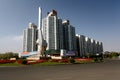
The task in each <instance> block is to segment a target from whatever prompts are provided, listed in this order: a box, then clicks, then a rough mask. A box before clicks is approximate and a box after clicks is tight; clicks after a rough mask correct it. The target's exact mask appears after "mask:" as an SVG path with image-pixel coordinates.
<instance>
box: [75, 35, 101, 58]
mask: <svg viewBox="0 0 120 80" xmlns="http://www.w3.org/2000/svg"><path fill="white" fill-rule="evenodd" d="M76 43H77V44H76V45H77V46H76V48H77V52H78V56H79V57H84V56H89V55H96V54H102V53H103V46H102V42H101V43H100V42H99V41H96V40H94V39H90V38H89V37H86V36H84V35H78V34H76Z"/></svg>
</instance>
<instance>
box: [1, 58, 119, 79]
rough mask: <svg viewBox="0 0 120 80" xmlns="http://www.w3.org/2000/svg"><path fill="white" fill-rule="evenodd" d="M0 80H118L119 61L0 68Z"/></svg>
mask: <svg viewBox="0 0 120 80" xmlns="http://www.w3.org/2000/svg"><path fill="white" fill-rule="evenodd" d="M0 80H120V60H106V61H105V62H102V63H89V64H70V65H54V66H25V67H0Z"/></svg>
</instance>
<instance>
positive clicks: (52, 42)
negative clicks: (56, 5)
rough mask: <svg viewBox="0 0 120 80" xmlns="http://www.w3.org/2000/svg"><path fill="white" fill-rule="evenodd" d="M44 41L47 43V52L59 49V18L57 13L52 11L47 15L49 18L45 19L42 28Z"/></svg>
mask: <svg viewBox="0 0 120 80" xmlns="http://www.w3.org/2000/svg"><path fill="white" fill-rule="evenodd" d="M42 32H43V37H44V40H46V42H47V48H46V49H47V50H50V49H53V50H58V49H59V37H58V36H59V33H58V18H57V12H56V11H55V10H52V11H51V12H50V13H48V14H47V17H46V18H44V19H43V27H42Z"/></svg>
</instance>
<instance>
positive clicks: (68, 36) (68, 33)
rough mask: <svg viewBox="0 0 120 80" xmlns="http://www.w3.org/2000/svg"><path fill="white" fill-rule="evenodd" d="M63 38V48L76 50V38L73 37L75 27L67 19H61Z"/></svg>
mask: <svg viewBox="0 0 120 80" xmlns="http://www.w3.org/2000/svg"><path fill="white" fill-rule="evenodd" d="M63 39H64V45H63V46H64V49H66V50H69V51H75V50H76V42H75V40H76V38H75V27H73V26H72V25H70V22H69V20H65V21H63Z"/></svg>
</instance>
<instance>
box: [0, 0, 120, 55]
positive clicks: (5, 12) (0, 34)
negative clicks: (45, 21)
mask: <svg viewBox="0 0 120 80" xmlns="http://www.w3.org/2000/svg"><path fill="white" fill-rule="evenodd" d="M39 6H41V7H42V8H43V17H45V16H46V14H47V12H49V11H51V10H52V9H55V10H57V12H58V17H59V18H62V19H69V20H70V23H71V25H73V26H74V27H75V29H76V33H77V34H82V35H85V36H88V37H90V38H93V39H95V40H98V41H101V42H103V47H104V51H120V36H119V35H120V0H0V53H2V52H8V51H12V52H20V51H22V35H23V30H24V29H25V28H27V27H28V23H29V22H33V23H35V24H36V25H37V24H38V7H39Z"/></svg>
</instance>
